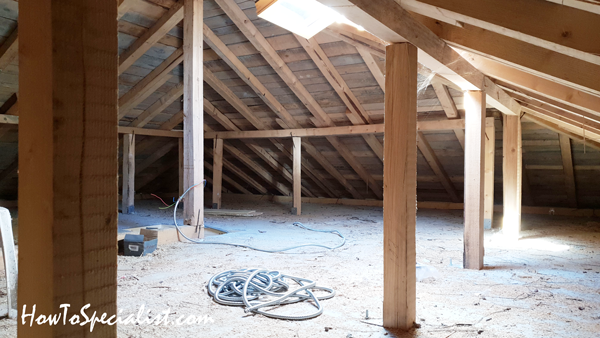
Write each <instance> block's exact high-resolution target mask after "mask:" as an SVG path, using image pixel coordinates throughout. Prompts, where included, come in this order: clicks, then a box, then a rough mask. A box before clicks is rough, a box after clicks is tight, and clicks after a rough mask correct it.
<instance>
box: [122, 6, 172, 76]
mask: <svg viewBox="0 0 600 338" xmlns="http://www.w3.org/2000/svg"><path fill="white" fill-rule="evenodd" d="M181 20H183V0H180V1H179V2H176V3H175V4H173V6H172V7H171V9H169V11H168V12H167V13H166V14H165V15H164V16H162V17H161V18H160V19H158V21H157V22H156V23H155V24H154V25H153V26H152V27H150V29H148V30H147V31H146V32H145V33H144V35H142V36H141V37H139V38H138V39H137V40H135V42H134V43H133V44H132V45H131V46H130V47H129V48H128V49H127V50H126V51H124V52H123V53H122V54H121V55H120V56H119V74H122V73H123V72H125V71H126V70H127V68H129V67H130V66H131V65H133V63H134V62H135V61H137V59H139V58H140V57H141V56H142V55H144V54H145V53H146V52H147V51H148V50H149V49H150V48H151V47H152V46H154V44H155V43H157V42H158V40H160V39H161V38H162V37H163V36H165V35H166V34H167V33H168V32H169V31H170V30H171V29H173V27H175V25H177V24H178V23H179V22H180V21H181Z"/></svg>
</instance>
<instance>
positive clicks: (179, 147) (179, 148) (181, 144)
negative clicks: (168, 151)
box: [177, 138, 185, 196]
mask: <svg viewBox="0 0 600 338" xmlns="http://www.w3.org/2000/svg"><path fill="white" fill-rule="evenodd" d="M177 141H178V142H177V150H178V154H179V156H178V159H179V168H178V169H179V196H181V195H183V193H184V191H185V190H184V189H183V176H184V174H183V139H182V138H180V139H178V140H177Z"/></svg>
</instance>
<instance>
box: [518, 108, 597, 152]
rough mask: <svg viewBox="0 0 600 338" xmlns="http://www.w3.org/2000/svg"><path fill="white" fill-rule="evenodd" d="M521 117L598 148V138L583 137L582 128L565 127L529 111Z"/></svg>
mask: <svg viewBox="0 0 600 338" xmlns="http://www.w3.org/2000/svg"><path fill="white" fill-rule="evenodd" d="M523 118H524V119H526V120H528V121H531V122H533V123H535V124H537V125H540V126H542V127H544V128H546V129H550V130H552V131H554V132H556V133H559V134H561V135H565V136H567V137H569V138H570V139H572V140H576V141H578V142H580V143H583V144H585V145H587V146H588V147H592V148H594V149H598V150H600V142H599V140H593V139H590V138H589V137H584V136H583V132H582V130H579V131H577V130H574V129H572V128H566V126H565V125H561V124H559V123H557V122H556V121H553V120H551V119H550V118H548V117H545V116H544V115H535V114H531V113H526V114H523Z"/></svg>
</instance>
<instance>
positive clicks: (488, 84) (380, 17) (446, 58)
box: [319, 0, 520, 115]
mask: <svg viewBox="0 0 600 338" xmlns="http://www.w3.org/2000/svg"><path fill="white" fill-rule="evenodd" d="M319 1H321V2H323V3H325V4H330V5H332V6H334V7H335V8H336V9H337V10H338V11H339V12H340V13H342V14H344V15H345V16H346V17H347V18H349V19H350V20H353V21H354V22H361V24H362V26H363V27H365V29H366V30H368V31H370V32H372V33H374V34H375V35H377V36H380V37H382V38H384V39H385V40H387V41H388V42H405V41H408V42H410V43H412V44H413V45H415V46H416V47H418V48H419V50H420V51H419V53H420V54H419V58H420V59H421V60H422V61H421V62H422V63H423V65H425V66H426V67H428V68H430V69H438V70H439V71H438V73H440V74H442V76H444V77H446V78H447V79H448V80H450V81H453V82H455V83H456V84H458V85H459V86H460V87H461V88H462V89H465V90H481V91H484V92H485V93H486V94H487V96H488V100H487V101H488V102H489V103H490V105H492V106H494V107H495V108H497V109H498V110H500V111H502V112H503V113H505V114H509V115H517V114H519V113H520V106H519V104H518V103H517V102H516V101H515V100H514V99H513V98H511V97H510V96H509V95H508V94H507V93H505V92H504V91H503V90H502V89H501V88H499V87H498V86H496V85H495V84H494V83H493V82H492V81H491V80H490V79H489V78H488V77H487V76H485V75H484V74H483V73H482V72H481V71H479V70H478V69H477V68H475V67H474V66H472V65H471V64H470V63H469V62H468V61H467V60H465V59H464V58H463V57H462V56H461V55H460V54H459V53H458V52H456V51H455V50H453V49H452V48H451V47H450V46H449V45H447V44H446V43H445V42H444V41H443V40H442V39H440V38H439V37H438V36H437V35H435V34H434V33H433V32H431V31H430V30H429V29H428V28H427V27H425V26H424V25H423V24H422V23H420V22H418V21H417V20H415V19H414V18H413V17H412V16H411V14H410V13H409V12H408V11H406V10H405V9H404V8H402V7H401V6H400V5H399V4H398V3H396V2H395V1H394V0H319ZM425 54H427V55H425Z"/></svg>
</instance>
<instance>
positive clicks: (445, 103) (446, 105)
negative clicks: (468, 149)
mask: <svg viewBox="0 0 600 338" xmlns="http://www.w3.org/2000/svg"><path fill="white" fill-rule="evenodd" d="M431 85H432V86H433V90H434V91H435V94H436V95H437V97H438V100H439V101H440V104H441V105H442V108H443V109H444V113H446V116H447V117H448V118H449V119H460V118H461V116H460V114H459V113H458V109H456V104H455V103H454V99H452V96H451V95H450V92H449V91H448V87H446V86H445V85H443V84H442V83H439V82H434V83H432V84H431ZM454 135H456V138H457V139H458V142H459V143H460V146H461V147H462V148H463V150H464V149H465V131H464V130H463V129H462V128H459V129H454Z"/></svg>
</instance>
